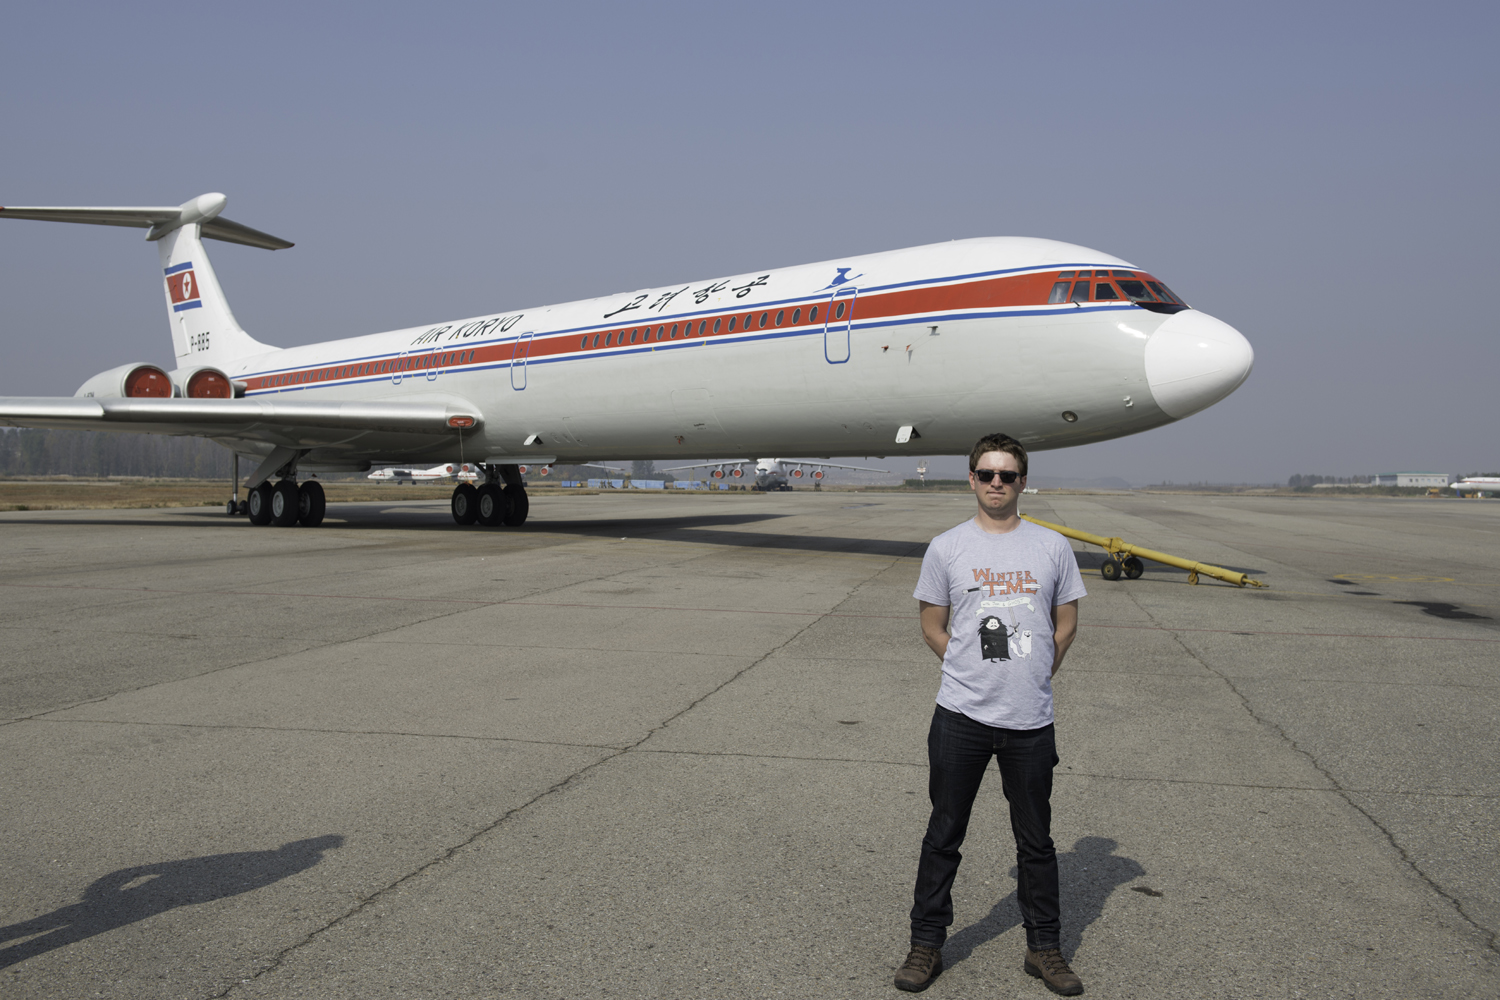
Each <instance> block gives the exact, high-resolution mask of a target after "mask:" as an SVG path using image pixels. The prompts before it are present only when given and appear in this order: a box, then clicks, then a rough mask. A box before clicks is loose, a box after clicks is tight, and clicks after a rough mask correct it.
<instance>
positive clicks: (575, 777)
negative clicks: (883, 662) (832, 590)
mask: <svg viewBox="0 0 1500 1000" xmlns="http://www.w3.org/2000/svg"><path fill="white" fill-rule="evenodd" d="M690 558H699V556H696V555H695V556H693V557H690ZM896 561H897V559H895V558H892V559H891V560H890V561H889V562H888V563H887V564H886V565H885V566H882V567H881V568H880V569H878V570H876V571H875V572H874V573H872V574H870V576H868V577H866V578H865V579H863V580H861V581H859V582H858V583H856V584H855V585H854V586H852V587H851V588H850V589H849V591H848V592H847V593H846V594H845V595H844V598H843V600H841V601H839V602H838V604H836V605H834V608H833V609H830V612H832V611H833V610H835V609H837V608H839V607H842V606H843V605H844V604H845V603H847V602H848V601H849V600H850V599H851V598H852V597H853V596H854V595H855V594H856V593H858V592H859V590H860V589H861V588H862V587H864V586H865V585H866V584H867V583H869V582H870V581H871V580H872V579H874V578H876V577H878V576H880V575H881V574H882V573H885V572H886V571H888V570H889V569H891V567H892V566H893V565H894V564H895V563H896ZM637 570H638V567H631V568H630V569H628V570H621V571H620V572H619V573H613V574H610V575H609V576H605V577H599V578H597V579H596V580H594V581H590V582H598V581H599V580H608V579H613V578H614V577H617V576H620V575H621V574H623V573H626V572H635V571H637ZM569 586H574V584H569ZM464 610H469V609H464ZM455 613H456V612H455ZM826 617H828V613H824V614H821V615H818V617H816V618H814V619H813V620H811V621H809V622H807V623H806V624H805V625H803V626H801V627H800V628H798V629H796V630H795V631H793V632H792V634H791V635H789V636H787V638H786V639H785V640H783V641H782V642H781V643H779V644H778V645H776V646H775V647H773V648H771V649H769V650H767V651H766V652H765V653H764V654H763V655H761V656H759V657H757V658H756V659H755V660H754V661H752V662H750V663H747V664H745V665H744V666H743V667H741V668H740V669H739V670H737V671H735V672H734V673H733V674H731V675H730V676H729V677H727V678H725V679H724V680H723V681H722V682H720V683H719V684H717V685H716V686H714V687H713V688H711V689H710V690H708V691H706V692H704V693H703V694H702V695H700V696H699V697H697V698H695V699H694V700H693V701H691V702H690V703H688V704H687V705H686V706H684V707H683V708H681V709H679V710H678V711H676V712H673V713H672V714H671V715H669V716H667V718H665V719H663V720H662V721H661V722H659V723H657V724H656V725H655V726H652V727H651V728H650V729H649V730H647V731H646V733H645V734H644V735H642V736H641V738H640V739H638V740H636V741H635V742H634V743H631V744H630V745H628V746H625V747H623V748H620V749H616V750H614V752H612V753H609V754H606V755H605V756H603V757H601V758H600V759H598V760H596V761H594V762H593V763H592V764H586V765H584V766H583V767H581V768H579V769H578V770H576V771H574V772H573V773H572V774H569V775H568V776H567V777H565V778H563V779H562V780H561V781H558V782H557V783H555V784H553V785H552V786H551V787H549V788H546V789H544V790H542V791H540V792H538V793H537V794H536V795H533V796H532V797H531V798H529V799H527V800H526V801H525V802H523V803H521V804H520V805H518V806H514V807H512V808H510V809H507V810H506V811H505V812H503V813H501V815H500V816H499V817H498V818H496V819H495V821H494V822H492V823H490V824H489V825H487V826H484V827H482V828H480V829H478V830H476V831H474V832H473V833H472V834H470V835H469V836H468V837H466V838H464V839H463V840H462V841H460V842H458V843H456V844H453V845H451V846H449V847H447V848H445V849H443V850H442V851H441V852H439V853H438V855H437V856H436V857H434V858H432V859H430V860H429V861H427V862H425V863H424V864H421V865H419V866H418V867H416V868H414V869H412V870H411V871H409V872H407V873H406V874H405V875H402V876H401V877H400V878H398V879H396V880H395V881H393V882H390V883H389V884H387V885H385V886H382V887H381V888H379V889H376V890H375V891H374V892H372V893H370V894H369V895H367V896H365V897H364V898H363V899H361V900H360V901H359V902H358V903H356V904H355V905H354V906H352V907H350V908H349V909H348V910H345V911H344V912H343V913H341V914H339V915H338V916H336V917H334V918H333V919H332V920H330V921H328V922H327V923H325V924H324V925H323V926H321V927H318V928H315V929H314V930H312V931H309V932H308V933H307V934H305V935H304V936H303V937H302V939H301V940H299V941H296V942H293V943H292V944H290V945H287V946H286V947H285V948H283V949H281V950H280V951H278V952H277V953H276V954H275V955H274V956H273V957H272V958H271V959H270V961H269V963H267V964H266V965H265V966H264V967H262V968H260V969H259V970H257V971H256V972H254V973H253V974H252V975H250V976H249V977H248V978H243V979H241V980H240V981H239V982H236V983H231V984H230V985H229V986H227V987H225V988H224V989H223V990H221V991H220V992H218V993H210V994H208V995H207V998H206V1000H223V998H224V997H227V996H229V995H230V994H231V993H233V992H234V991H235V990H236V989H237V988H238V987H240V986H244V985H248V984H250V983H254V982H255V981H257V980H259V979H260V978H261V977H262V976H264V975H266V974H267V973H271V972H275V971H277V970H278V969H280V968H281V967H282V966H283V965H284V964H285V963H286V960H287V959H288V958H289V957H291V956H292V955H293V954H294V953H295V952H297V951H300V950H301V949H302V948H305V947H306V946H308V945H309V944H312V943H313V942H314V941H316V940H317V939H319V938H321V937H322V936H323V935H324V934H326V933H328V932H329V931H331V930H333V929H334V928H336V927H339V926H340V925H342V924H343V923H345V922H346V921H348V920H350V919H351V918H353V917H355V916H357V915H358V914H360V913H362V912H364V911H365V910H367V909H369V908H370V907H371V906H373V905H374V904H375V903H376V902H377V901H379V900H380V899H382V898H384V897H385V896H386V895H388V894H389V893H391V892H393V891H394V890H396V889H397V888H399V887H400V886H402V885H403V884H405V883H406V882H409V881H411V880H412V879H415V878H417V877H418V876H420V875H422V874H423V873H425V872H427V871H430V870H431V869H433V868H435V867H437V866H438V865H441V864H442V863H443V862H445V861H448V860H449V859H451V858H452V857H454V856H455V855H456V854H458V852H460V851H462V850H463V849H464V848H466V847H468V846H470V845H471V844H473V843H475V842H476V841H478V840H479V839H480V838H481V837H483V836H485V835H486V834H489V833H491V832H493V831H494V830H497V829H499V828H500V826H501V825H502V824H504V823H505V822H506V821H507V820H509V819H510V818H511V817H513V816H516V815H519V814H520V813H522V812H524V811H525V810H527V809H529V808H530V807H531V806H533V805H535V804H536V803H538V802H541V801H542V800H544V799H546V798H548V797H550V796H551V795H553V794H554V793H556V792H560V791H562V790H564V789H566V788H568V787H569V786H571V785H574V784H576V783H578V782H579V781H580V780H582V779H583V778H584V777H586V776H587V775H588V774H590V773H591V772H593V771H595V770H597V769H598V768H600V767H602V766H603V765H605V764H607V763H609V762H610V761H613V760H616V759H618V758H620V757H623V756H625V755H627V754H630V753H632V752H635V751H636V750H637V749H638V748H640V747H641V746H642V745H643V744H644V743H645V742H646V741H647V740H649V739H651V738H652V737H653V736H655V735H656V734H657V733H659V732H661V731H662V730H664V729H666V728H667V727H668V726H670V725H671V724H672V723H673V722H675V721H677V720H678V719H680V718H682V717H683V716H684V715H686V714H687V713H689V712H691V711H692V710H693V709H695V708H697V707H698V706H699V705H701V704H703V703H704V702H705V701H707V700H708V699H709V698H712V697H713V696H714V695H715V694H718V693H719V692H720V691H723V690H724V689H725V688H727V687H729V686H730V685H731V684H733V683H734V682H735V681H737V680H739V679H740V678H741V677H743V676H745V674H747V673H749V672H750V671H751V670H753V669H755V667H757V666H759V665H760V664H762V663H764V662H766V661H767V660H769V659H770V658H771V657H773V656H775V655H776V654H777V653H778V652H780V651H781V650H783V649H785V648H786V647H787V646H788V645H790V644H791V643H792V642H794V641H796V640H797V639H798V638H800V637H801V636H802V635H803V634H804V633H805V632H807V631H808V630H809V629H811V628H813V627H814V626H816V625H817V624H818V623H819V622H821V621H823V620H824V618H826ZM643 752H648V753H651V752H661V751H643Z"/></svg>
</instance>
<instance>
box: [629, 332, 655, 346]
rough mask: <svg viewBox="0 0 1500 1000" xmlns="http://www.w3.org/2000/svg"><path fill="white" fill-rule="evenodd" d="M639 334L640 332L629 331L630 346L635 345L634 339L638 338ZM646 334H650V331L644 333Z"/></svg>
mask: <svg viewBox="0 0 1500 1000" xmlns="http://www.w3.org/2000/svg"><path fill="white" fill-rule="evenodd" d="M640 332H641V331H639V330H631V331H630V342H631V343H632V344H633V343H635V341H636V338H637V337H638V336H640ZM646 332H647V333H650V332H651V331H650V330H647V331H646Z"/></svg>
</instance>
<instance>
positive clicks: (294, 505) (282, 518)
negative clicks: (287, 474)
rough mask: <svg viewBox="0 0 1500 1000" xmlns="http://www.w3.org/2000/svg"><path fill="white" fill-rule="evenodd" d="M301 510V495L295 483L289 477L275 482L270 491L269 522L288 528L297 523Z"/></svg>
mask: <svg viewBox="0 0 1500 1000" xmlns="http://www.w3.org/2000/svg"><path fill="white" fill-rule="evenodd" d="M301 511H302V497H301V495H300V494H299V493H298V492H297V484H296V483H295V482H293V481H292V480H290V479H283V480H282V481H281V482H279V483H277V484H276V486H275V488H274V489H272V491H271V523H272V524H274V525H276V527H278V528H290V527H291V526H292V525H294V524H296V523H297V515H298V514H299V513H301Z"/></svg>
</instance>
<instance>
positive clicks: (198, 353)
mask: <svg viewBox="0 0 1500 1000" xmlns="http://www.w3.org/2000/svg"><path fill="white" fill-rule="evenodd" d="M227 201H228V199H227V198H226V197H225V196H224V195H222V194H218V193H213V194H204V195H199V196H198V197H196V198H194V199H192V200H191V201H189V202H186V203H184V204H182V205H178V206H177V207H175V208H173V207H170V206H167V207H137V208H48V207H4V208H0V219H4V218H12V219H34V220H38V221H43V222H78V223H90V224H93V225H100V226H133V227H135V228H138V229H145V230H147V233H146V239H147V240H150V241H152V242H154V243H156V244H157V247H158V249H159V251H160V253H161V268H162V282H163V291H164V292H165V294H166V300H167V316H168V318H169V322H170V323H171V327H172V353H173V354H174V355H175V356H176V359H177V365H176V369H175V370H174V371H173V372H171V373H170V375H167V374H166V373H162V378H163V379H166V380H167V381H170V383H171V386H170V389H167V391H169V392H170V394H172V395H183V396H219V395H224V396H227V395H231V394H234V390H233V387H232V383H231V382H230V381H229V378H228V376H227V374H226V373H227V372H228V371H229V370H230V365H231V364H233V363H234V362H236V361H239V360H241V359H243V358H247V357H250V356H252V355H256V354H263V353H265V352H266V351H271V350H275V348H273V347H271V346H269V345H267V344H263V343H261V342H260V341H258V340H256V339H255V338H254V337H251V336H250V335H249V334H248V333H246V332H245V330H244V328H243V327H241V326H240V324H239V321H238V320H236V319H235V318H234V313H233V311H231V310H230V308H229V302H228V300H227V299H225V298H224V289H223V288H222V287H220V285H219V279H218V276H217V275H215V274H214V269H213V265H212V264H210V263H209V260H208V254H207V252H205V250H204V248H203V238H204V237H207V238H209V239H215V240H223V241H225V242H227V243H241V244H244V245H245V246H252V247H261V248H262V249H265V250H284V249H286V248H287V247H290V246H292V244H291V243H289V242H288V241H286V240H283V239H279V238H278V237H275V236H271V235H270V234H268V233H263V232H260V231H259V230H256V229H251V228H250V227H249V226H244V225H241V224H240V223H238V222H231V221H230V220H229V219H225V218H223V217H222V216H221V215H220V213H221V212H223V211H224V205H225V203H226V202H227ZM146 369H151V370H152V371H156V370H157V369H155V368H154V366H151V365H125V366H122V367H121V368H120V369H116V370H112V371H109V372H103V373H101V374H100V375H96V376H95V377H94V378H92V379H90V380H89V381H88V382H86V383H84V385H83V387H82V388H80V389H79V393H78V394H79V395H127V396H129V395H138V394H147V395H156V394H158V392H162V390H155V391H153V390H151V389H150V388H149V386H148V384H147V383H149V382H150V381H151V379H150V378H149V377H148V376H149V373H148V372H147V371H146ZM116 383H118V388H116ZM166 388H167V387H165V386H164V387H163V389H166ZM164 394H165V393H164Z"/></svg>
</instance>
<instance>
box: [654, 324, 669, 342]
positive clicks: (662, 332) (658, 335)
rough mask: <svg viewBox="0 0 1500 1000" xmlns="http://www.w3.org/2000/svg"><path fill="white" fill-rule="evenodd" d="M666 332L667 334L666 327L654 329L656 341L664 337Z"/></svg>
mask: <svg viewBox="0 0 1500 1000" xmlns="http://www.w3.org/2000/svg"><path fill="white" fill-rule="evenodd" d="M666 332H667V328H666V327H664V326H659V327H657V328H656V339H657V340H660V339H661V338H662V337H663V336H665V335H666Z"/></svg>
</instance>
